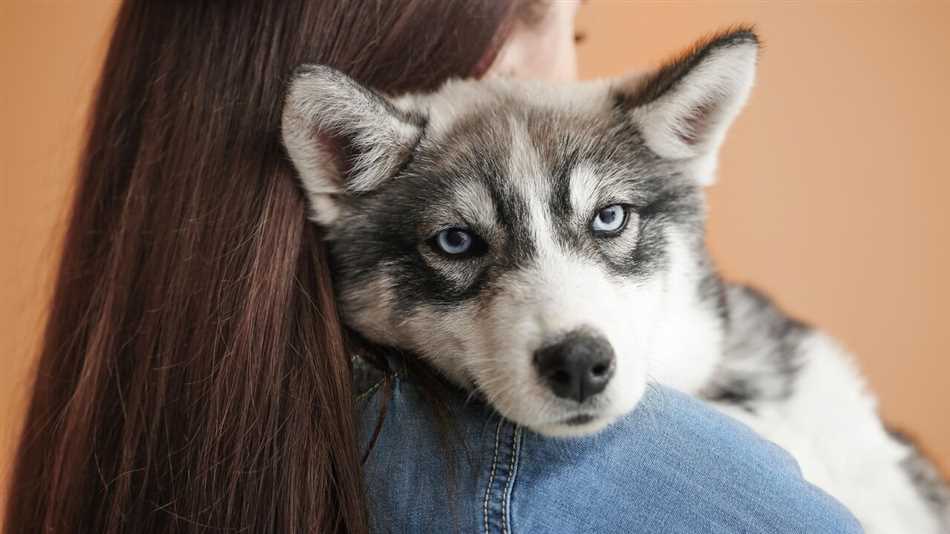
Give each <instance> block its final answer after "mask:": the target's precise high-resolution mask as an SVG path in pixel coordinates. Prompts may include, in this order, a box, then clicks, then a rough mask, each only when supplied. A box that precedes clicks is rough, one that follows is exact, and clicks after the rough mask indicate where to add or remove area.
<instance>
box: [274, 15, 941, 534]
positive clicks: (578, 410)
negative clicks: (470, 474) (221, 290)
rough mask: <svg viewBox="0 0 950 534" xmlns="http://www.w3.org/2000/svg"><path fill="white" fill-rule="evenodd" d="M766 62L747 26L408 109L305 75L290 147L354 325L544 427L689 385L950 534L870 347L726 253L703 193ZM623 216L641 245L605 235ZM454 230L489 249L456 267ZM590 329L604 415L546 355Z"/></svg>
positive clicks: (916, 522) (925, 529) (605, 417)
mask: <svg viewBox="0 0 950 534" xmlns="http://www.w3.org/2000/svg"><path fill="white" fill-rule="evenodd" d="M758 48H759V46H758V39H757V37H756V36H755V34H754V33H752V31H751V30H749V29H744V28H743V29H737V30H734V31H729V32H725V33H722V34H719V35H716V36H714V37H712V38H709V39H707V40H704V41H702V42H700V43H698V44H697V45H695V46H694V47H693V48H691V49H690V50H689V51H687V52H686V53H685V54H683V55H681V56H680V57H679V58H677V59H676V60H674V61H672V62H670V63H667V64H666V65H664V66H663V67H661V68H660V69H658V70H657V71H655V72H652V73H649V74H646V75H638V76H632V77H629V78H625V79H621V80H614V81H601V82H591V83H580V84H574V85H567V86H560V87H550V86H545V85H542V84H534V83H526V82H513V81H503V80H492V81H480V82H476V81H453V82H449V83H447V84H446V85H445V86H443V87H442V88H441V89H439V90H438V91H436V92H435V93H432V94H420V95H405V96H400V97H398V98H390V97H386V96H384V95H379V94H376V93H374V92H372V91H370V90H368V89H365V88H362V87H360V86H359V85H358V84H356V83H355V82H353V81H352V80H349V79H348V78H346V77H345V76H343V75H342V74H340V73H338V72H336V71H333V70H332V69H329V68H327V67H319V66H318V67H305V68H301V69H300V70H299V71H298V72H297V74H296V76H295V78H294V81H293V84H292V86H291V89H290V93H289V96H288V99H287V102H286V106H285V112H284V123H283V135H284V141H285V145H286V147H287V151H288V153H289V155H290V157H291V158H292V160H293V162H294V164H295V166H296V167H297V169H298V171H299V173H300V177H301V184H302V185H303V188H304V190H305V192H306V193H307V196H308V198H309V199H310V201H311V207H312V219H313V220H314V221H315V222H316V223H318V224H320V225H321V226H323V227H324V229H325V232H326V235H327V238H328V240H329V241H330V246H331V253H332V257H333V260H334V269H335V273H334V274H335V277H336V282H337V286H338V287H337V289H338V292H339V299H340V302H341V304H342V309H343V314H344V320H345V321H346V322H347V324H348V325H349V326H350V327H352V328H354V329H355V330H357V331H359V332H360V333H361V334H362V335H363V336H365V337H367V338H368V339H370V340H371V341H373V342H375V343H378V344H382V345H389V346H395V347H399V348H401V349H404V350H407V351H411V352H412V353H414V354H416V355H418V356H419V357H420V358H423V359H425V360H426V361H428V362H429V363H430V364H431V365H432V366H433V367H435V368H436V369H438V370H439V371H441V372H442V373H443V374H444V375H445V376H446V377H448V378H449V379H451V380H452V381H454V382H456V383H457V384H459V385H460V386H462V387H465V388H469V389H471V390H473V391H474V392H477V393H479V394H481V395H482V396H484V397H485V399H486V400H487V401H488V402H489V403H491V404H492V405H493V406H494V407H495V408H496V409H497V410H498V411H499V412H500V413H501V414H503V415H504V416H506V417H508V418H509V419H511V420H513V421H515V422H517V423H519V424H521V425H524V426H526V427H529V428H531V429H533V430H535V431H537V432H540V433H542V434H547V435H552V436H572V435H582V434H587V433H591V432H596V431H598V430H599V429H601V428H603V427H604V426H606V425H608V424H610V423H611V422H612V421H614V420H615V419H616V418H618V417H620V416H622V415H624V414H626V413H628V412H629V411H630V410H632V409H633V408H634V407H635V406H636V404H637V402H638V401H639V400H640V398H641V395H642V393H643V391H644V388H645V387H646V386H647V383H648V381H658V382H661V383H664V384H667V385H670V386H673V387H676V388H678V389H681V390H683V391H686V392H689V393H692V394H694V395H697V396H699V397H702V398H705V399H707V400H708V401H709V402H710V403H712V404H714V405H715V406H717V407H719V408H720V409H721V410H723V411H725V412H727V413H729V414H731V415H733V416H735V417H738V418H740V419H741V420H743V421H745V422H746V423H748V424H749V425H751V426H752V427H753V428H755V429H756V430H758V431H759V432H760V433H761V434H762V435H764V436H765V437H767V438H769V439H771V440H773V441H775V442H777V443H779V444H780V445H782V446H784V447H785V448H787V449H788V450H789V451H791V452H792V453H793V454H794V455H795V456H796V457H797V459H798V461H799V462H800V464H801V466H802V469H803V472H804V474H805V476H806V477H807V478H808V479H809V480H811V481H813V482H814V483H816V484H818V485H820V486H821V487H823V488H825V489H826V490H827V491H829V492H830V493H831V494H833V495H835V496H836V497H838V498H839V499H840V500H842V501H843V502H844V503H845V504H846V505H847V506H848V507H849V508H850V509H851V510H852V511H853V512H854V513H855V515H856V516H857V517H858V518H859V519H860V520H861V521H862V522H863V524H864V525H865V528H866V529H867V531H868V532H870V533H884V532H886V533H894V532H913V533H915V534H917V533H934V532H943V531H946V529H947V523H946V521H947V519H946V518H947V513H948V512H947V508H948V504H947V494H946V490H945V486H944V485H943V482H942V481H940V480H939V477H937V476H936V475H935V473H936V471H935V470H933V468H932V467H931V466H930V465H929V464H928V463H926V461H925V460H924V459H923V458H922V457H920V456H919V455H918V454H917V453H916V452H915V451H914V449H913V447H912V446H910V445H908V444H907V443H905V442H903V441H901V440H898V439H895V438H894V437H893V436H892V435H891V434H889V433H888V432H887V431H886V429H885V428H884V426H883V425H882V424H881V422H880V420H879V418H878V417H877V414H876V408H875V401H874V398H873V397H872V396H871V395H870V394H869V393H868V392H867V391H866V389H865V386H864V382H863V381H862V379H861V377H860V375H859V373H858V372H857V370H856V369H855V367H854V366H853V364H852V362H851V359H850V358H849V357H848V355H847V354H846V353H845V352H844V351H843V350H842V349H841V348H839V347H837V346H836V345H835V344H834V342H832V341H831V340H830V339H828V338H827V337H825V336H823V335H822V334H821V333H819V332H817V331H816V330H814V329H812V328H810V327H809V326H807V325H805V324H803V323H801V322H799V321H796V320H794V319H790V318H789V317H787V316H786V315H785V314H783V313H782V312H781V311H780V310H778V309H776V308H775V306H773V305H772V304H771V303H770V302H769V300H768V299H766V298H765V297H764V296H762V295H760V294H758V293H756V292H755V291H753V290H751V289H748V288H744V287H740V286H735V285H731V284H729V283H727V282H724V281H722V280H721V279H720V278H719V276H718V275H717V274H716V272H715V269H714V267H713V265H712V262H711V261H710V258H709V254H708V252H707V250H706V247H705V241H704V221H705V200H704V195H703V191H702V186H703V185H704V184H707V183H710V182H711V181H712V180H713V175H714V171H715V168H716V157H717V153H718V148H719V145H720V144H721V142H722V141H723V139H724V137H725V134H726V131H727V129H728V127H729V126H730V124H731V123H732V121H733V119H734V118H735V117H736V115H737V114H738V112H739V110H740V109H741V107H742V105H743V104H744V102H745V100H746V98H747V97H748V95H749V92H750V90H751V87H752V83H753V79H754V75H755V68H756V61H757V55H758ZM618 205H619V206H622V208H623V213H624V223H625V225H624V226H623V227H622V229H621V231H619V232H614V233H610V234H609V235H608V234H605V233H603V232H598V231H596V226H595V225H593V223H594V222H595V220H596V219H597V218H598V217H600V216H601V214H602V213H603V211H602V210H604V209H605V208H608V207H610V206H618ZM445 232H455V234H453V235H454V236H455V237H454V238H453V239H456V240H459V239H462V238H461V237H459V234H458V232H462V233H463V234H464V236H468V237H467V239H469V241H468V243H469V244H470V245H471V246H470V247H469V248H468V249H466V251H465V252H464V253H462V254H454V253H448V252H447V251H446V249H445V248H444V247H443V246H442V245H440V243H442V241H440V239H441V238H442V237H444V236H445V235H446V234H445ZM440 236H441V237H440ZM440 247H441V248H440ZM577 331H584V332H591V333H593V334H595V335H596V336H598V337H599V338H602V339H605V340H606V341H607V342H608V343H609V344H610V346H611V347H612V350H613V353H614V357H615V361H614V362H613V364H614V366H615V368H614V373H613V377H612V379H611V380H610V382H609V384H608V385H607V387H606V389H604V390H603V392H601V393H600V394H597V395H594V396H592V397H591V398H588V399H586V400H583V401H582V402H577V401H575V400H573V399H565V398H561V397H558V396H557V395H555V394H554V393H553V392H552V390H551V388H550V387H549V386H548V385H547V384H546V383H545V382H544V380H542V379H541V378H540V377H539V373H538V371H537V369H536V366H535V364H534V362H533V357H532V355H533V354H534V353H535V351H537V350H538V349H539V348H540V347H543V346H546V345H549V344H550V343H551V341H552V340H557V339H562V338H563V337H564V336H565V335H567V334H568V333H570V332H577Z"/></svg>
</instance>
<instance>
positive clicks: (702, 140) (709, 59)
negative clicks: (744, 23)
mask: <svg viewBox="0 0 950 534" xmlns="http://www.w3.org/2000/svg"><path fill="white" fill-rule="evenodd" d="M758 52H759V39H758V37H757V36H756V35H755V33H753V31H752V29H751V28H739V29H735V30H731V31H727V32H723V33H720V34H717V35H715V36H713V37H710V38H708V39H704V40H703V41H700V42H699V43H697V44H695V45H693V46H692V47H691V48H690V49H688V50H687V51H686V52H685V53H683V54H681V55H680V56H679V57H677V58H676V59H674V60H673V61H670V62H668V63H667V64H665V65H663V66H662V67H661V68H659V69H658V70H656V71H655V72H652V73H649V74H647V75H645V76H643V75H640V76H636V77H635V78H628V79H625V80H623V81H621V82H620V84H619V85H618V86H617V87H616V89H615V90H616V91H617V93H618V95H619V97H620V102H621V106H622V107H623V108H624V109H625V110H626V111H627V113H628V114H629V116H630V117H631V119H632V120H633V121H634V122H635V123H636V125H637V127H638V129H639V130H640V132H641V134H642V135H643V138H644V141H645V142H646V144H647V146H648V147H649V148H650V149H651V150H652V151H653V152H655V153H656V154H657V155H659V156H660V157H662V158H666V159H670V160H679V161H682V162H683V163H685V164H686V169H687V171H686V172H687V173H689V174H690V175H692V176H693V177H694V178H695V179H696V180H698V181H699V182H700V183H702V184H703V185H708V184H711V183H712V182H714V181H715V172H716V164H717V161H716V160H717V155H718V151H719V145H720V144H721V143H722V140H723V138H724V137H725V135H726V130H728V129H729V126H730V125H731V124H732V122H733V120H734V119H735V118H736V115H738V114H739V111H740V110H741V109H742V106H743V105H744V104H745V101H746V99H747V98H748V96H749V92H750V90H751V89H752V84H753V82H754V80H755V68H756V61H757V59H758Z"/></svg>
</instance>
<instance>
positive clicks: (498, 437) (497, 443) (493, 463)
mask: <svg viewBox="0 0 950 534" xmlns="http://www.w3.org/2000/svg"><path fill="white" fill-rule="evenodd" d="M504 423H505V420H504V419H501V420H500V421H498V428H497V429H496V430H495V452H494V453H493V454H492V461H491V474H490V475H489V476H488V485H487V486H486V487H485V500H484V501H483V502H482V513H483V515H484V516H485V534H489V533H488V500H489V498H490V497H491V487H492V485H493V484H494V483H495V468H496V467H497V466H498V449H499V448H500V445H501V427H502V425H503V424H504Z"/></svg>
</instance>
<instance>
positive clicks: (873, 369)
mask: <svg viewBox="0 0 950 534" xmlns="http://www.w3.org/2000/svg"><path fill="white" fill-rule="evenodd" d="M3 1H4V2H6V3H3V4H0V72H2V73H3V78H2V83H0V91H2V95H3V98H2V99H0V117H2V118H3V119H2V123H0V150H2V152H0V168H2V173H3V182H2V191H3V193H2V196H0V197H2V203H3V204H2V210H0V218H2V219H0V236H2V239H3V240H2V243H0V250H2V251H3V252H2V254H3V262H2V270H0V291H2V293H0V303H2V304H0V366H2V367H0V369H2V371H0V455H2V456H0V457H2V460H0V482H3V481H4V480H5V478H6V476H7V474H8V470H9V463H10V462H9V460H8V458H9V451H10V449H11V445H12V443H13V442H14V440H15V435H16V432H17V427H18V423H19V420H20V417H21V412H22V410H23V406H24V399H25V398H26V396H27V393H28V378H27V377H28V370H29V368H30V364H31V358H32V355H33V354H34V353H35V351H36V348H37V334H38V332H39V329H40V326H41V325H42V313H43V309H44V303H45V300H46V298H47V295H48V291H49V281H50V279H51V268H52V267H53V266H54V265H55V258H56V252H57V247H58V239H59V235H60V232H61V231H62V221H63V218H64V215H65V208H66V202H67V199H68V197H69V191H70V180H71V177H72V173H73V169H74V165H75V160H76V155H77V152H78V150H79V147H80V142H81V138H82V132H83V128H84V124H85V116H84V115H85V112H86V109H87V107H88V101H89V98H90V95H91V90H92V87H93V83H94V80H95V77H96V75H97V71H98V68H99V63H100V61H101V58H102V54H103V52H104V48H105V44H106V42H107V39H108V32H109V25H110V20H111V16H112V14H113V13H114V11H115V4H114V3H113V2H103V1H95V2H94V1H84V2H67V1H59V2H40V1H28V0H20V1H16V2H13V3H10V2H9V0H3ZM736 22H752V23H755V24H756V25H757V26H758V28H759V32H760V34H761V35H762V37H763V38H764V40H765V43H766V47H765V51H764V53H763V55H762V59H761V63H760V65H761V68H760V70H759V82H758V85H757V87H756V89H755V90H754V92H753V96H752V99H751V101H750V103H749V106H748V108H747V109H746V111H745V113H744V114H743V115H742V116H741V117H740V118H739V120H738V122H737V124H736V126H735V128H734V129H733V131H732V133H731V135H730V137H729V138H728V140H727V143H726V146H725V149H724V153H723V155H722V158H721V167H720V173H719V177H720V178H719V183H718V185H716V186H715V187H713V188H712V189H711V190H710V194H711V197H712V201H711V204H712V211H711V222H710V242H711V246H712V248H713V251H714V253H715V256H716V257H717V259H718V261H719V264H720V266H721V267H722V269H723V271H724V273H726V274H727V275H728V276H730V277H732V278H734V279H738V280H743V281H748V282H752V283H754V284H755V285H757V286H759V287H761V288H763V289H765V290H767V291H768V292H770V293H771V294H772V295H774V296H775V297H776V298H777V300H778V301H779V302H780V303H781V304H782V305H783V306H784V307H785V308H786V309H788V310H790V311H791V312H793V313H794V314H796V315H798V316H800V317H802V318H805V319H807V320H808V321H810V322H813V323H815V324H818V325H821V327H823V328H824V329H825V330H827V331H829V332H831V333H832V334H833V335H835V336H836V337H838V338H839V339H840V340H842V341H843V342H844V343H845V344H846V345H847V346H848V347H850V348H851V349H852V350H853V352H854V353H855V354H856V356H857V358H858V360H859V362H860V364H861V366H862V367H863V368H864V370H865V372H866V374H867V376H868V377H869V380H870V383H871V385H872V387H873V389H874V390H875V391H876V392H877V393H878V395H879V397H880V399H881V405H882V410H883V412H884V415H885V417H886V418H887V419H888V420H890V421H892V422H894V423H895V424H897V425H899V426H900V427H903V428H905V429H907V430H909V431H911V432H912V433H913V434H915V435H917V436H918V437H919V438H920V439H921V440H922V442H923V444H924V446H925V448H926V449H927V450H929V451H930V452H931V453H932V454H933V455H935V456H936V457H937V458H938V460H939V461H940V462H941V463H942V465H943V466H944V468H945V469H946V468H948V467H950V417H948V416H947V414H946V411H947V408H948V406H950V325H948V324H947V316H948V312H950V280H948V277H947V276H946V275H947V274H948V273H950V247H948V245H950V235H948V234H950V213H948V211H947V210H946V209H945V208H944V205H945V203H946V202H947V201H948V199H950V173H948V170H947V169H948V165H947V156H948V154H947V152H948V151H950V103H948V96H947V95H948V94H950V59H948V58H950V38H948V37H947V33H946V31H947V28H948V26H950V3H948V2H942V3H937V2H934V3H916V2H914V3H912V2H900V3H897V2H895V3H870V2H860V3H859V2H849V3H845V2H834V3H832V2H823V3H817V2H813V3H805V2H794V3H792V2H771V3H765V2H728V3H727V2H712V1H698V0H697V1H694V2H683V1H680V2H675V3H673V2H655V1H650V2H620V1H609V0H600V1H597V0H594V1H593V2H590V3H589V4H588V5H585V6H584V7H583V8H582V9H581V14H580V17H579V21H578V23H579V28H580V29H581V30H582V31H583V32H584V33H586V34H587V40H586V42H585V43H584V44H582V45H581V47H580V57H581V72H582V74H583V76H585V77H600V76H606V75H611V74H619V73H622V72H624V71H629V70H632V69H637V68H644V67H647V66H650V65H652V64H655V63H656V61H657V60H659V59H661V58H663V57H666V56H668V55H669V54H671V53H672V52H675V51H676V50H677V49H678V48H680V47H682V46H683V45H686V44H688V43H690V42H691V41H692V40H693V39H695V38H696V37H698V36H699V35H702V34H703V33H706V32H709V31H711V30H714V29H717V28H720V27H723V26H726V25H729V24H733V23H736ZM842 431H847V429H842ZM829 439H834V436H829ZM2 495H3V494H2V493H0V498H2Z"/></svg>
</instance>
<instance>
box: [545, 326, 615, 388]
mask: <svg viewBox="0 0 950 534" xmlns="http://www.w3.org/2000/svg"><path fill="white" fill-rule="evenodd" d="M534 365H535V368H536V369H537V372H538V375H540V376H541V379H542V380H543V381H544V382H545V383H546V384H547V386H548V387H549V388H551V391H552V392H554V394H555V395H557V396H558V397H561V398H565V399H574V400H575V401H577V402H584V400H586V399H588V398H590V397H592V396H594V395H596V394H598V393H600V392H601V391H603V390H604V388H606V387H607V384H608V383H609V382H610V379H611V378H612V377H613V375H614V350H613V347H611V346H610V343H608V342H607V340H606V339H603V338H602V337H599V336H595V335H592V334H590V333H588V332H572V333H570V334H568V335H567V337H565V338H563V339H561V340H560V341H558V342H557V343H554V344H551V345H546V346H544V347H542V348H540V349H538V350H537V351H535V353H534Z"/></svg>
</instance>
